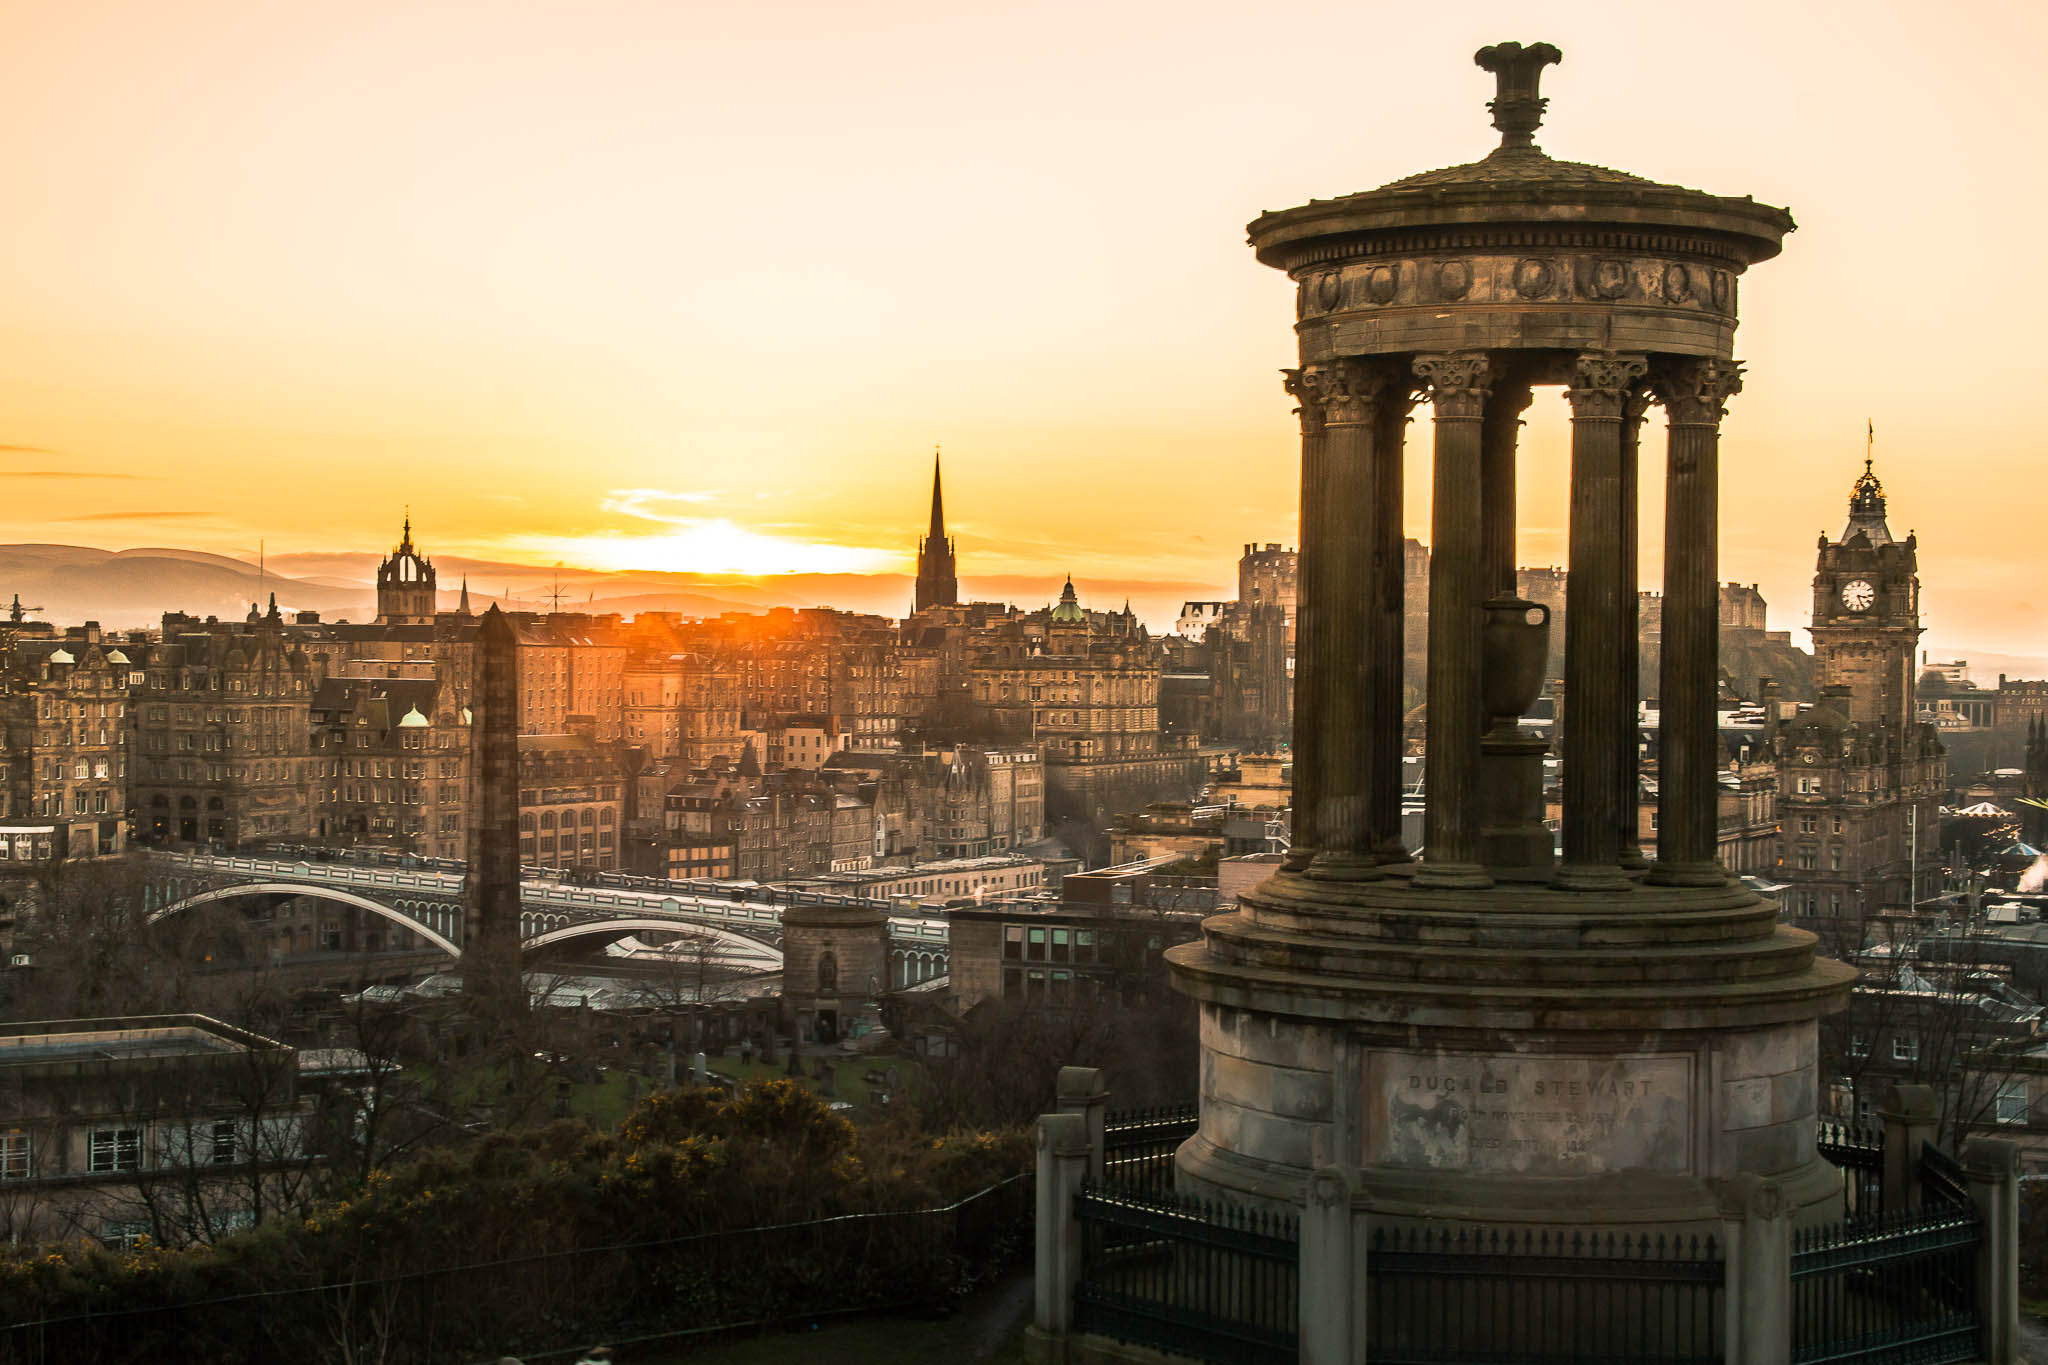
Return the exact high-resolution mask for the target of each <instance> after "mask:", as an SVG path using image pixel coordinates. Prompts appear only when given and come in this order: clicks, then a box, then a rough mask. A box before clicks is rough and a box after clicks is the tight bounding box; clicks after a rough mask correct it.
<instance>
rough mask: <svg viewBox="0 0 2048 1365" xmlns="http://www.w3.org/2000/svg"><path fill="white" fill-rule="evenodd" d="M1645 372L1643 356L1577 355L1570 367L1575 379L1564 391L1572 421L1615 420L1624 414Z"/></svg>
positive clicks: (1645, 366) (1647, 368) (1597, 353)
mask: <svg viewBox="0 0 2048 1365" xmlns="http://www.w3.org/2000/svg"><path fill="white" fill-rule="evenodd" d="M1649 372H1650V362H1649V359H1648V358H1647V357H1645V356H1639V355H1614V354H1611V353H1608V352H1603V351H1587V352H1585V353H1584V354H1582V355H1580V356H1579V359H1578V363H1577V365H1575V366H1574V367H1573V378H1574V379H1575V380H1576V381H1577V382H1575V383H1574V384H1573V385H1572V387H1570V388H1568V389H1566V390H1565V391H1564V396H1565V401H1566V402H1568V403H1570V404H1571V405H1572V420H1573V421H1575V422H1576V421H1583V420H1587V419H1596V420H1597V419H1603V418H1604V419H1607V420H1610V421H1619V420H1620V419H1621V418H1623V417H1624V416H1626V415H1627V414H1628V410H1629V407H1630V404H1631V402H1632V400H1633V399H1634V397H1635V391H1636V389H1637V388H1638V387H1639V386H1640V384H1641V383H1642V380H1643V377H1644V376H1645V375H1647V374H1648V373H1649Z"/></svg>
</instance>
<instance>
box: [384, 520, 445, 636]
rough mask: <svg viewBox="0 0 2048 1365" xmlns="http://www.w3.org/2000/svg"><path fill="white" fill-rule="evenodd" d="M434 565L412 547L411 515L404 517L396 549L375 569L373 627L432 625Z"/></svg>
mask: <svg viewBox="0 0 2048 1365" xmlns="http://www.w3.org/2000/svg"><path fill="white" fill-rule="evenodd" d="M434 610H435V605H434V561H433V560H431V559H428V558H427V557H426V556H425V555H422V554H421V553H420V552H419V551H418V550H417V549H415V548H414V546H413V543H412V514H411V513H409V512H408V513H407V514H406V518H405V530H404V531H403V532H402V533H401V534H400V536H399V541H398V548H397V549H395V550H393V551H392V552H391V554H390V557H389V558H387V559H386V560H385V561H384V562H383V563H382V564H380V565H378V566H377V624H378V625H380V626H430V625H432V624H434Z"/></svg>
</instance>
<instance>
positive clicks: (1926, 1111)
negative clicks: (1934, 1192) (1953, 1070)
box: [1877, 1085, 1941, 1213]
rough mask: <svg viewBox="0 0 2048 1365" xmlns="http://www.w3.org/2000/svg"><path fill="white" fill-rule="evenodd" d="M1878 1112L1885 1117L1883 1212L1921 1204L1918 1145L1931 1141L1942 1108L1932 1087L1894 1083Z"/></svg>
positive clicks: (1936, 1128)
mask: <svg viewBox="0 0 2048 1365" xmlns="http://www.w3.org/2000/svg"><path fill="white" fill-rule="evenodd" d="M1877 1116H1878V1117H1879V1118H1880V1119H1883V1120H1884V1196H1883V1202H1882V1204H1881V1205H1880V1207H1882V1208H1883V1209H1884V1211H1885V1212H1886V1213H1904V1212H1905V1211H1906V1210H1907V1209H1917V1208H1919V1207H1920V1148H1921V1146H1922V1145H1923V1144H1925V1143H1929V1142H1932V1141H1934V1134H1935V1132H1936V1131H1937V1130H1938V1128H1939V1126H1940V1123H1941V1109H1940V1107H1939V1105H1938V1103H1937V1102H1936V1100H1935V1098H1934V1090H1933V1088H1932V1087H1930V1086H1925V1085H1895V1086H1892V1087H1890V1088H1889V1089H1887V1090H1886V1091H1885V1092H1884V1099H1883V1101H1882V1102H1881V1103H1880V1104H1879V1105H1878V1108H1877Z"/></svg>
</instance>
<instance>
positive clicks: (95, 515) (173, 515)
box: [57, 512, 206, 521]
mask: <svg viewBox="0 0 2048 1365" xmlns="http://www.w3.org/2000/svg"><path fill="white" fill-rule="evenodd" d="M205 515H206V514H205V513H204V512H88V513H86V514H85V515H84V516H82V517H59V518H57V519H58V520H59V521H189V520H191V519H193V518H195V517H202V516H205Z"/></svg>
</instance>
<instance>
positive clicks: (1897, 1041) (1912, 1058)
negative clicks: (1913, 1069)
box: [1892, 1033, 1920, 1062]
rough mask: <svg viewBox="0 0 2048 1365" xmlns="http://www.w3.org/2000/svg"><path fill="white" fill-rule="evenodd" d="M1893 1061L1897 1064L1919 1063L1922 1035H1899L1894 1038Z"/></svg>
mask: <svg viewBox="0 0 2048 1365" xmlns="http://www.w3.org/2000/svg"><path fill="white" fill-rule="evenodd" d="M1892 1060H1893V1061H1895V1062H1917V1061H1919V1060H1920V1035H1919V1034H1917V1033H1899V1034H1894V1035H1893V1036H1892Z"/></svg>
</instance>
